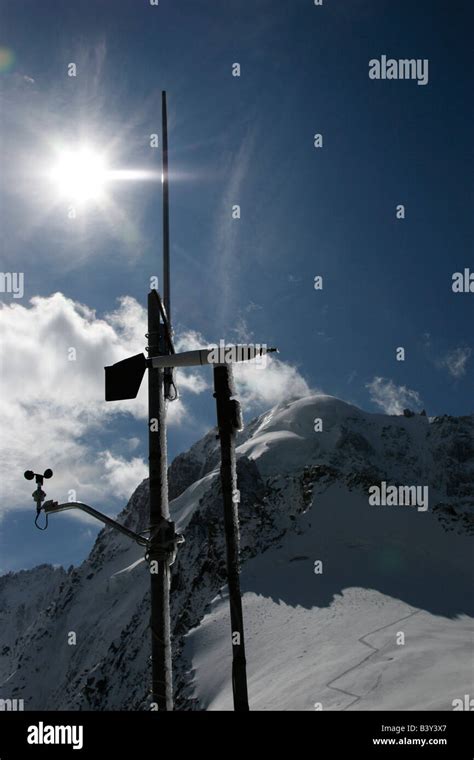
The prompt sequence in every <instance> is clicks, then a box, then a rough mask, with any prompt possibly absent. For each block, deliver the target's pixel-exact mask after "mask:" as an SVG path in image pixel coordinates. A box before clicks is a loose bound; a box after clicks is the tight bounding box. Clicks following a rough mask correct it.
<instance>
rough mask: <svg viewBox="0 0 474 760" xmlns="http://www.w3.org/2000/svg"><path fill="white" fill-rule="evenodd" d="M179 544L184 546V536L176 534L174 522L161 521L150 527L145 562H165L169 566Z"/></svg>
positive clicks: (173, 559)
mask: <svg viewBox="0 0 474 760" xmlns="http://www.w3.org/2000/svg"><path fill="white" fill-rule="evenodd" d="M180 544H184V536H183V535H181V533H176V531H175V524H174V522H171V520H165V519H163V520H161V522H160V523H159V524H158V525H154V526H152V527H151V530H150V538H149V539H148V543H147V551H146V554H145V559H146V561H147V562H152V561H156V562H167V563H168V565H170V566H171V565H172V564H173V563H174V561H175V559H176V555H177V552H178V546H179V545H180Z"/></svg>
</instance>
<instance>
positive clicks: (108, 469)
mask: <svg viewBox="0 0 474 760" xmlns="http://www.w3.org/2000/svg"><path fill="white" fill-rule="evenodd" d="M100 459H101V462H102V465H103V468H104V471H105V473H104V478H105V480H106V481H107V483H108V484H109V486H110V487H111V488H112V490H113V492H114V493H115V494H117V496H121V497H123V498H124V499H128V498H129V497H130V494H131V493H133V491H134V490H135V488H136V487H137V485H138V484H139V483H141V482H142V480H144V479H145V478H147V477H148V466H147V465H146V464H145V462H144V461H143V459H141V458H140V457H134V458H133V459H132V460H131V461H127V460H126V459H124V458H123V457H116V456H113V454H111V452H110V451H104V452H102V454H101V457H100Z"/></svg>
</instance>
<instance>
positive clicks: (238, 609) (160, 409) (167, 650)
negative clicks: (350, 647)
mask: <svg viewBox="0 0 474 760" xmlns="http://www.w3.org/2000/svg"><path fill="white" fill-rule="evenodd" d="M162 132H163V134H162V140H163V148H162V153H163V157H162V160H163V175H162V180H163V181H162V186H163V298H161V296H160V294H159V293H158V291H157V290H155V289H152V290H151V291H150V292H149V293H148V332H147V335H146V337H147V339H148V347H147V349H146V350H147V353H148V357H145V355H144V354H143V353H142V354H137V355H135V356H132V357H130V358H128V359H124V360H123V361H120V362H117V363H116V364H113V365H112V366H110V367H106V368H105V400H106V401H119V400H123V399H131V398H135V397H136V395H137V393H138V390H139V388H140V385H141V382H142V379H143V376H144V374H145V370H148V446H149V494H150V498H149V502H150V512H149V536H148V538H146V537H145V536H143V535H140V534H138V533H135V532H134V531H131V530H130V529H128V528H126V527H125V526H123V525H121V524H120V523H118V522H117V521H116V520H112V519H111V518H110V517H108V516H107V515H104V514H102V513H101V512H98V511H97V510H95V509H93V508H92V507H89V506H88V505H87V504H83V503H81V502H67V503H65V504H58V502H55V501H46V502H45V501H44V499H45V497H46V494H45V493H44V491H43V490H42V488H41V485H42V484H43V478H50V477H51V476H52V474H53V473H52V471H51V470H46V471H45V473H44V475H36V474H35V473H33V472H31V471H30V470H29V471H27V472H25V477H26V478H27V479H33V478H34V477H36V483H37V489H36V491H35V492H34V493H33V498H34V500H35V502H36V508H37V517H36V520H38V516H39V514H40V512H41V510H44V512H45V515H46V520H47V519H48V515H50V514H53V513H56V512H60V511H64V510H66V509H81V510H82V511H85V512H87V513H88V514H90V515H92V516H93V517H95V518H96V519H98V520H100V521H101V522H103V523H105V524H107V525H110V526H111V527H113V528H115V529H117V530H119V531H120V532H121V533H123V534H125V535H126V536H128V537H129V538H131V539H133V540H134V541H136V542H137V543H138V544H140V545H141V546H143V547H145V551H146V555H145V556H146V558H147V560H148V561H149V564H150V579H151V615H150V628H151V660H152V688H151V694H152V701H153V703H154V705H155V706H156V707H155V709H158V710H173V685H172V656H171V626H170V566H171V565H172V564H173V562H174V560H175V558H176V553H177V549H178V546H179V544H181V543H183V541H184V538H183V536H181V535H179V534H178V533H176V530H175V524H174V522H173V521H172V520H170V512H169V503H168V474H167V442H166V407H167V402H168V401H173V400H175V399H176V398H177V396H178V394H177V389H176V385H175V379H174V369H175V367H186V366H199V365H213V368H214V369H213V371H214V397H215V399H216V407H217V427H218V431H219V435H218V437H219V439H220V447H221V467H220V475H221V484H222V497H223V505H224V532H225V539H226V555H227V580H228V586H229V602H230V619H231V634H232V690H233V697H234V709H235V710H238V711H247V710H249V704H248V694H247V674H246V659H245V643H244V628H243V615H242V600H241V591H240V577H239V576H240V569H239V521H238V502H239V491H238V490H237V478H236V456H235V434H236V432H237V431H238V430H241V429H242V427H243V425H242V417H241V410H240V404H239V402H238V401H237V400H235V399H234V398H233V397H234V396H235V388H234V385H233V378H232V373H231V366H230V365H231V364H232V363H233V362H236V361H247V360H249V359H253V358H255V357H256V356H263V355H265V354H266V353H268V352H273V351H276V349H274V348H267V347H266V345H265V344H262V345H260V344H257V345H236V346H226V347H225V348H224V347H221V349H217V350H216V349H215V348H213V347H211V348H203V349H199V350H197V351H186V352H183V353H176V352H175V349H174V345H173V331H172V327H171V316H170V257H169V198H168V131H167V105H166V92H163V93H162ZM43 502H44V503H43ZM46 526H47V522H46ZM46 526H45V527H46ZM38 527H39V526H38Z"/></svg>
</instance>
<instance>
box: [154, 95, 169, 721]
mask: <svg viewBox="0 0 474 760" xmlns="http://www.w3.org/2000/svg"><path fill="white" fill-rule="evenodd" d="M161 105H162V130H163V135H162V139H163V149H162V150H163V177H162V182H163V296H164V306H165V310H166V313H167V315H168V320H169V318H170V311H169V309H170V270H169V208H168V129H167V110H166V92H162V95H161ZM168 349H169V347H168V346H167V345H166V344H165V339H164V330H163V326H162V324H161V316H160V310H159V303H158V299H157V298H156V294H155V293H153V292H151V293H149V294H148V356H158V355H159V354H166V353H168ZM148 408H149V452H150V453H149V457H150V459H149V468H150V550H149V559H150V570H151V573H150V577H151V631H152V645H151V646H152V649H151V658H152V695H153V701H154V702H155V703H156V704H157V705H158V710H172V709H173V681H172V661H171V630H170V595H169V590H170V564H169V563H170V554H169V548H165V542H166V540H167V538H169V537H170V527H171V526H170V523H169V516H170V514H169V506H168V474H167V449H166V398H165V376H164V372H163V370H162V369H153V368H151V367H150V368H149V370H148ZM173 532H174V531H173V530H171V534H173ZM151 563H153V564H151ZM153 570H155V572H153ZM156 571H157V572H156Z"/></svg>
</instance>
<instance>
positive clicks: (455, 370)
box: [437, 347, 472, 379]
mask: <svg viewBox="0 0 474 760" xmlns="http://www.w3.org/2000/svg"><path fill="white" fill-rule="evenodd" d="M471 354H472V349H471V348H468V347H464V348H455V349H453V350H452V351H448V353H447V354H445V356H443V357H442V358H441V359H439V360H438V362H437V364H438V367H445V368H446V369H447V370H448V372H449V374H450V375H451V376H452V377H455V378H456V379H458V378H460V377H463V376H464V375H465V374H466V364H467V362H468V360H469V357H470V356H471Z"/></svg>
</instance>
